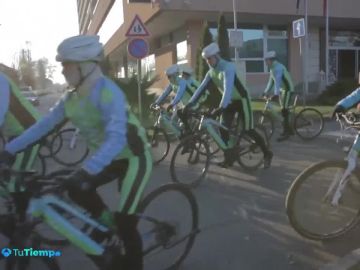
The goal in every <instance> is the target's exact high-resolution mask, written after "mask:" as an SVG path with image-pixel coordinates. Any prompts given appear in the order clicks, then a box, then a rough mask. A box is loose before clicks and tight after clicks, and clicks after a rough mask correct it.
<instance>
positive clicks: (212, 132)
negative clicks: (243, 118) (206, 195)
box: [170, 111, 266, 187]
mask: <svg viewBox="0 0 360 270" xmlns="http://www.w3.org/2000/svg"><path fill="white" fill-rule="evenodd" d="M189 114H190V115H191V116H192V117H195V118H197V119H199V121H198V123H199V124H198V127H197V129H196V130H195V131H194V132H193V133H192V134H191V135H189V136H187V137H185V138H184V139H183V140H182V141H181V142H180V143H179V144H178V145H177V147H176V148H175V150H174V153H173V156H172V158H171V163H170V174H171V179H172V180H173V181H174V182H177V183H183V184H186V185H187V186H189V187H196V186H198V185H199V184H200V182H201V181H202V180H203V179H204V178H205V177H206V175H207V172H208V169H209V166H210V160H211V158H212V157H213V154H212V153H211V152H210V149H209V143H208V141H209V139H208V137H210V138H211V139H212V140H213V141H214V142H215V143H216V144H217V146H218V147H219V149H222V150H225V149H227V146H226V144H225V143H224V141H223V140H222V138H221V135H220V129H224V130H227V131H228V132H229V134H230V139H229V144H231V145H233V146H234V148H233V150H232V151H234V152H236V155H237V162H238V163H239V165H240V166H241V167H242V168H243V169H245V170H246V171H254V170H256V169H257V168H258V167H259V166H260V165H261V164H262V162H263V153H262V151H261V149H260V147H259V146H258V145H257V144H256V142H255V141H254V140H253V139H252V138H250V137H249V135H247V133H246V132H244V131H240V125H239V124H238V121H237V120H236V119H237V118H238V116H235V118H234V122H235V124H234V125H232V127H231V128H230V129H229V128H227V127H225V126H224V125H222V124H221V123H220V122H218V121H216V120H214V119H213V116H212V114H211V113H206V112H194V111H191V112H189ZM258 128H260V129H262V127H258ZM265 137H266V136H265ZM265 139H266V138H265ZM186 165H188V166H189V167H186ZM195 172H198V173H199V175H196V176H194V177H193V176H191V177H189V174H190V173H195Z"/></svg>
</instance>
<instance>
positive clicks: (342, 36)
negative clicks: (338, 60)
mask: <svg viewBox="0 0 360 270" xmlns="http://www.w3.org/2000/svg"><path fill="white" fill-rule="evenodd" d="M329 43H330V46H331V47H359V46H360V32H352V31H331V32H330V38H329Z"/></svg>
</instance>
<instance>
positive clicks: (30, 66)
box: [18, 49, 36, 88]
mask: <svg viewBox="0 0 360 270" xmlns="http://www.w3.org/2000/svg"><path fill="white" fill-rule="evenodd" d="M18 68H19V73H20V80H21V81H22V83H23V84H25V85H29V86H31V87H33V88H35V85H36V78H35V72H34V63H33V61H32V59H31V51H30V50H29V49H21V51H20V56H19V64H18Z"/></svg>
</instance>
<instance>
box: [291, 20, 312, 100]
mask: <svg viewBox="0 0 360 270" xmlns="http://www.w3.org/2000/svg"><path fill="white" fill-rule="evenodd" d="M292 26H293V27H292V30H293V38H298V39H299V48H300V56H302V59H303V79H304V84H303V85H304V86H303V93H304V102H305V100H306V95H307V92H308V91H307V72H306V61H305V60H306V57H307V47H306V46H307V36H306V33H307V31H306V24H305V19H304V18H301V19H298V20H296V21H293V23H292ZM302 37H305V55H303V54H302V48H301V39H302Z"/></svg>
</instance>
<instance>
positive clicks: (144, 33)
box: [125, 14, 150, 37]
mask: <svg viewBox="0 0 360 270" xmlns="http://www.w3.org/2000/svg"><path fill="white" fill-rule="evenodd" d="M125 36H127V37H148V36H150V34H149V32H148V30H147V29H146V27H145V25H144V23H143V22H142V21H141V19H140V17H139V15H137V14H136V15H135V17H134V19H133V21H132V22H131V24H130V27H129V29H128V30H127V32H126V34H125Z"/></svg>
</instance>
